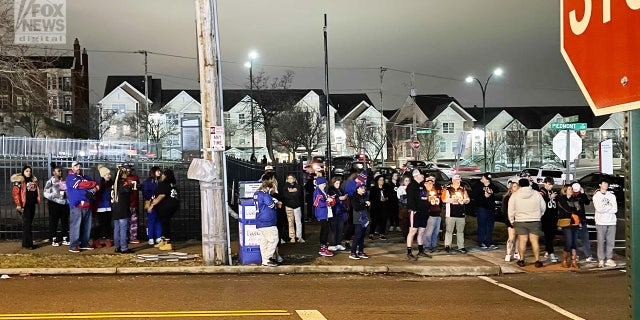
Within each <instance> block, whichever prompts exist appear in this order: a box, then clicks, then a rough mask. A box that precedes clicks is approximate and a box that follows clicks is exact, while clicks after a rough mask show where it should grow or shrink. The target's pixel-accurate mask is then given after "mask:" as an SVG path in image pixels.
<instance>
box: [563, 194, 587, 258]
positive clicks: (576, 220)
mask: <svg viewBox="0 0 640 320" xmlns="http://www.w3.org/2000/svg"><path fill="white" fill-rule="evenodd" d="M557 205H558V224H560V222H561V221H562V220H568V221H569V223H568V224H567V225H563V226H561V228H562V232H563V233H564V251H563V252H562V267H563V268H569V258H571V268H574V269H577V268H578V261H577V260H578V256H577V247H578V233H579V231H580V217H579V215H578V214H577V212H578V211H580V210H581V209H582V208H581V207H582V204H581V203H580V199H578V197H577V196H576V195H575V194H574V192H573V187H571V186H570V185H565V186H563V187H562V189H561V190H560V197H558V202H557Z"/></svg>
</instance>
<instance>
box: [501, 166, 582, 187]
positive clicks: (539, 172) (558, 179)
mask: <svg viewBox="0 0 640 320" xmlns="http://www.w3.org/2000/svg"><path fill="white" fill-rule="evenodd" d="M525 174H528V175H530V176H531V179H532V180H533V181H534V182H535V183H537V184H540V185H541V184H544V178H545V177H551V178H553V182H554V183H555V184H556V185H561V184H563V183H564V179H562V174H563V171H562V170H560V169H541V168H526V169H523V170H522V171H520V172H519V173H518V174H516V175H515V176H513V177H511V178H509V182H508V183H509V184H512V183H514V182H518V180H520V178H521V177H522V176H523V175H525ZM572 177H573V175H571V177H570V178H572Z"/></svg>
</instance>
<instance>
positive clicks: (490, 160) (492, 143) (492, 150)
mask: <svg viewBox="0 0 640 320" xmlns="http://www.w3.org/2000/svg"><path fill="white" fill-rule="evenodd" d="M504 140H505V138H504V135H502V134H500V132H495V131H488V132H487V165H489V168H495V166H496V159H500V158H501V156H502V154H504V149H505V147H504Z"/></svg>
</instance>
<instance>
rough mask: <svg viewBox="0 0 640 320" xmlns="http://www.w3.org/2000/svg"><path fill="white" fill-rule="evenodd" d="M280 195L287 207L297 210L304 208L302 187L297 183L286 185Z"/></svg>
mask: <svg viewBox="0 0 640 320" xmlns="http://www.w3.org/2000/svg"><path fill="white" fill-rule="evenodd" d="M280 194H281V195H282V200H283V201H282V202H283V203H284V205H285V207H289V208H292V209H295V208H300V207H301V206H302V186H300V184H298V183H297V182H296V183H285V184H284V186H282V191H281V192H280Z"/></svg>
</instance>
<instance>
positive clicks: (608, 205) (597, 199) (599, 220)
mask: <svg viewBox="0 0 640 320" xmlns="http://www.w3.org/2000/svg"><path fill="white" fill-rule="evenodd" d="M593 207H594V208H595V209H596V215H595V220H596V225H604V226H614V225H616V221H617V220H618V219H617V217H616V213H617V212H618V202H616V196H615V195H614V194H613V192H611V191H607V192H606V193H602V192H600V190H598V191H596V193H594V194H593Z"/></svg>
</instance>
